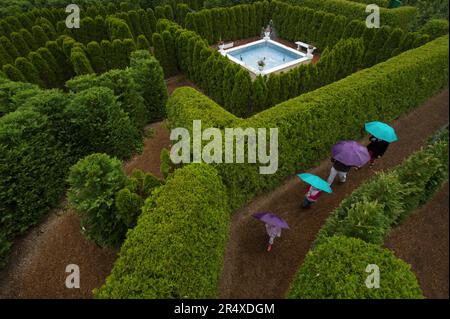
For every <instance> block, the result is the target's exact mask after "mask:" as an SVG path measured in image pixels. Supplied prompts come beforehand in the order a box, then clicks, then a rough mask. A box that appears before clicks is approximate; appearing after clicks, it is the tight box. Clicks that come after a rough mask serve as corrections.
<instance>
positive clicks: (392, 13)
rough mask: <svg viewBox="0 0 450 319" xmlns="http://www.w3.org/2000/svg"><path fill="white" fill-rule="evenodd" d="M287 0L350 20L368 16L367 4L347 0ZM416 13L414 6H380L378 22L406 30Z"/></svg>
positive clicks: (413, 20)
mask: <svg viewBox="0 0 450 319" xmlns="http://www.w3.org/2000/svg"><path fill="white" fill-rule="evenodd" d="M287 2H290V3H294V4H296V5H300V6H305V7H308V8H312V9H315V10H322V11H326V12H330V13H335V14H339V15H343V16H346V17H347V18H349V19H352V20H353V19H358V20H361V21H365V20H366V17H367V16H368V13H366V6H367V4H364V3H357V2H352V1H347V0H287ZM417 14H418V10H417V8H415V7H409V6H402V7H399V8H394V9H388V8H383V7H380V24H381V25H390V26H393V27H399V28H402V29H405V30H408V29H409V28H410V27H411V26H412V25H413V24H414V22H415V19H416V17H417Z"/></svg>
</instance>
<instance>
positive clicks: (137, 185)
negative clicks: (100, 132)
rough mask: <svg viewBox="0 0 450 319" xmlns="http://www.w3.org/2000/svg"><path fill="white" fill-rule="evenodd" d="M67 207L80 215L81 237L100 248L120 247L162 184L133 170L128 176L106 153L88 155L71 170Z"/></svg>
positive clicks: (118, 163)
mask: <svg viewBox="0 0 450 319" xmlns="http://www.w3.org/2000/svg"><path fill="white" fill-rule="evenodd" d="M68 182H69V185H70V189H69V191H68V194H67V196H68V199H69V205H70V207H71V208H73V210H74V211H75V212H77V213H78V214H80V216H81V226H82V228H83V233H84V235H85V236H86V237H87V238H88V239H89V240H92V241H94V242H95V243H96V244H98V245H101V246H112V247H119V246H120V244H121V243H122V242H123V240H124V239H125V235H126V233H127V230H128V229H130V228H133V227H134V226H135V225H136V222H137V219H138V217H139V215H140V212H141V207H142V206H143V205H144V199H145V198H147V197H148V196H149V195H150V193H151V192H152V191H153V189H154V188H156V187H158V186H160V185H161V184H162V183H161V181H159V180H158V179H157V178H155V177H154V176H153V175H151V174H148V173H147V174H146V173H144V172H142V171H140V170H134V171H133V172H132V174H131V177H127V176H126V175H125V172H124V171H123V169H122V162H121V161H120V160H118V159H116V158H111V157H109V156H108V155H106V154H91V155H88V156H86V157H85V158H83V159H81V160H79V161H78V163H76V164H75V165H73V166H72V167H71V169H70V174H69V177H68Z"/></svg>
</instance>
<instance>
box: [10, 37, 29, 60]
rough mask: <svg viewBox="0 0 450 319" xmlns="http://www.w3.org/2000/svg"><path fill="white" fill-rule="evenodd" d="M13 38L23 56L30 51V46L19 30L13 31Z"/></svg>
mask: <svg viewBox="0 0 450 319" xmlns="http://www.w3.org/2000/svg"><path fill="white" fill-rule="evenodd" d="M11 40H12V42H14V46H15V47H16V49H17V51H18V52H19V54H20V55H21V56H25V55H27V54H28V52H30V48H29V47H28V45H27V43H26V42H25V40H24V39H23V37H22V35H21V34H20V33H19V32H13V33H11Z"/></svg>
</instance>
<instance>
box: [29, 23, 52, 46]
mask: <svg viewBox="0 0 450 319" xmlns="http://www.w3.org/2000/svg"><path fill="white" fill-rule="evenodd" d="M31 31H32V33H33V37H34V41H35V42H36V44H37V45H38V46H39V47H44V46H45V44H46V43H47V41H49V40H50V39H49V38H48V36H47V34H46V33H45V31H44V29H43V28H42V27H41V26H39V25H35V26H34V27H33V28H32V29H31Z"/></svg>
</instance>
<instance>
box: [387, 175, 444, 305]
mask: <svg viewBox="0 0 450 319" xmlns="http://www.w3.org/2000/svg"><path fill="white" fill-rule="evenodd" d="M448 200H449V197H448V183H446V184H445V185H444V186H443V187H442V188H441V190H440V191H439V192H438V193H437V194H436V195H435V196H434V197H433V198H432V199H431V200H430V201H429V202H428V203H427V204H426V205H425V206H424V207H422V208H420V209H418V210H417V211H416V212H415V213H414V214H412V215H411V216H410V217H409V218H408V219H407V220H406V221H405V222H404V223H403V224H402V225H400V226H399V227H398V228H396V229H394V230H393V231H392V233H391V234H390V235H389V237H388V238H387V239H386V240H385V246H386V247H387V248H389V249H391V250H393V251H394V252H395V255H396V256H397V257H399V258H401V259H403V260H404V261H406V262H407V263H408V264H411V267H412V270H413V272H414V273H415V274H416V276H417V278H418V280H419V283H420V286H421V287H422V290H423V293H424V295H425V297H427V298H441V299H448V298H449V293H448V270H449V268H448V260H449V259H448V257H449V256H448V248H449V245H448V243H449V228H448V214H449V208H448Z"/></svg>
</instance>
